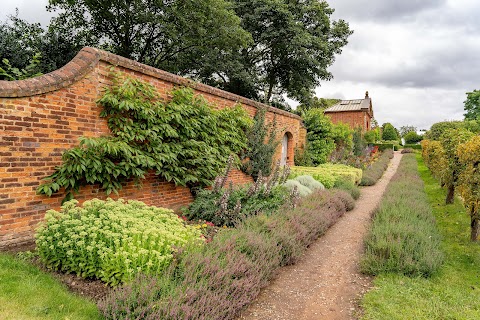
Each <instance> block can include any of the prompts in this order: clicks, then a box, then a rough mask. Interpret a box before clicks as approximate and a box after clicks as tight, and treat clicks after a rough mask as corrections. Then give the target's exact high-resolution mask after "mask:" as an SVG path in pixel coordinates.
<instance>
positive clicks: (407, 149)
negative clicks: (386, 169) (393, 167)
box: [401, 148, 415, 153]
mask: <svg viewBox="0 0 480 320" xmlns="http://www.w3.org/2000/svg"><path fill="white" fill-rule="evenodd" d="M401 153H415V151H414V150H413V149H412V148H405V149H402V151H401Z"/></svg>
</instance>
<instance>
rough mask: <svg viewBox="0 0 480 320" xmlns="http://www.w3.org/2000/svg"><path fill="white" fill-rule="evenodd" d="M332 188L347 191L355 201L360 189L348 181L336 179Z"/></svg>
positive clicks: (358, 196)
mask: <svg viewBox="0 0 480 320" xmlns="http://www.w3.org/2000/svg"><path fill="white" fill-rule="evenodd" d="M334 188H336V189H340V190H344V191H347V192H348V193H350V195H351V196H352V198H353V199H355V200H357V199H358V198H360V188H359V187H358V186H356V185H355V184H354V183H352V181H350V180H348V179H338V180H337V181H335V185H334Z"/></svg>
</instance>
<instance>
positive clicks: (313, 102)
mask: <svg viewBox="0 0 480 320" xmlns="http://www.w3.org/2000/svg"><path fill="white" fill-rule="evenodd" d="M340 101H341V100H340V99H327V98H318V97H312V98H310V99H307V101H306V102H304V103H300V104H299V105H298V106H297V108H296V109H295V113H296V114H298V115H300V116H301V115H303V114H305V112H306V111H307V110H310V109H314V108H318V109H322V110H325V109H327V108H329V107H331V106H333V105H335V104H337V103H338V102H340Z"/></svg>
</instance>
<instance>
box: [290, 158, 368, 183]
mask: <svg viewBox="0 0 480 320" xmlns="http://www.w3.org/2000/svg"><path fill="white" fill-rule="evenodd" d="M302 175H310V176H312V177H313V178H314V179H315V180H317V181H319V182H321V183H322V184H323V185H324V186H325V187H326V188H333V186H334V185H335V182H336V181H337V180H340V179H341V180H348V181H351V182H352V183H353V184H359V183H360V181H361V180H362V170H361V169H357V168H354V167H350V166H347V165H344V164H332V163H325V164H321V165H319V166H318V167H292V168H291V172H290V177H289V178H290V179H293V178H296V177H298V176H302Z"/></svg>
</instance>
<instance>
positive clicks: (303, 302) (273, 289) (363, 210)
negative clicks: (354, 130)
mask: <svg viewBox="0 0 480 320" xmlns="http://www.w3.org/2000/svg"><path fill="white" fill-rule="evenodd" d="M401 157H402V154H401V153H399V152H395V155H394V158H393V159H392V160H391V161H390V165H389V167H388V169H387V171H386V172H385V173H384V175H383V177H382V178H381V179H380V180H379V181H378V182H377V183H376V184H375V185H374V186H371V187H363V188H362V191H361V196H360V198H359V199H358V200H357V202H356V207H355V209H354V210H352V211H350V212H348V213H347V214H346V215H345V216H344V217H343V218H342V219H341V220H340V221H338V222H337V223H336V224H335V225H334V226H333V227H331V228H330V229H329V230H328V231H327V232H326V233H325V235H323V236H322V237H321V238H319V239H318V240H317V241H316V242H315V243H313V244H312V245H311V246H310V248H309V249H308V250H307V252H306V253H305V254H304V255H303V256H302V257H301V258H300V259H299V261H298V262H297V263H296V264H295V265H292V266H287V267H284V268H282V269H280V271H279V272H278V274H277V276H276V277H275V279H274V280H273V281H272V282H271V284H270V285H269V286H268V287H266V288H265V289H263V290H262V292H261V293H260V295H259V297H258V298H257V300H256V301H254V302H253V303H252V304H251V305H250V306H249V308H247V309H246V310H245V311H244V312H243V314H242V315H241V316H240V319H244V320H250V319H261V320H263V319H265V320H266V319H268V320H274V319H275V320H280V319H285V320H287V319H288V320H292V319H300V320H309V319H355V318H356V315H358V312H359V311H358V307H357V303H358V301H359V298H360V297H361V296H362V295H363V294H364V293H365V291H367V290H368V289H369V288H370V285H371V279H369V278H368V277H366V276H364V275H362V274H360V272H359V270H358V265H359V260H360V256H361V254H362V251H363V238H364V236H365V234H366V232H367V228H368V226H369V224H370V215H371V213H372V211H373V210H374V209H375V208H376V207H377V205H378V203H379V201H380V198H381V196H382V195H383V192H384V191H385V188H386V186H387V184H388V182H389V181H390V179H391V178H392V176H393V174H394V173H395V171H396V170H397V167H398V164H399V162H400V159H401Z"/></svg>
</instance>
